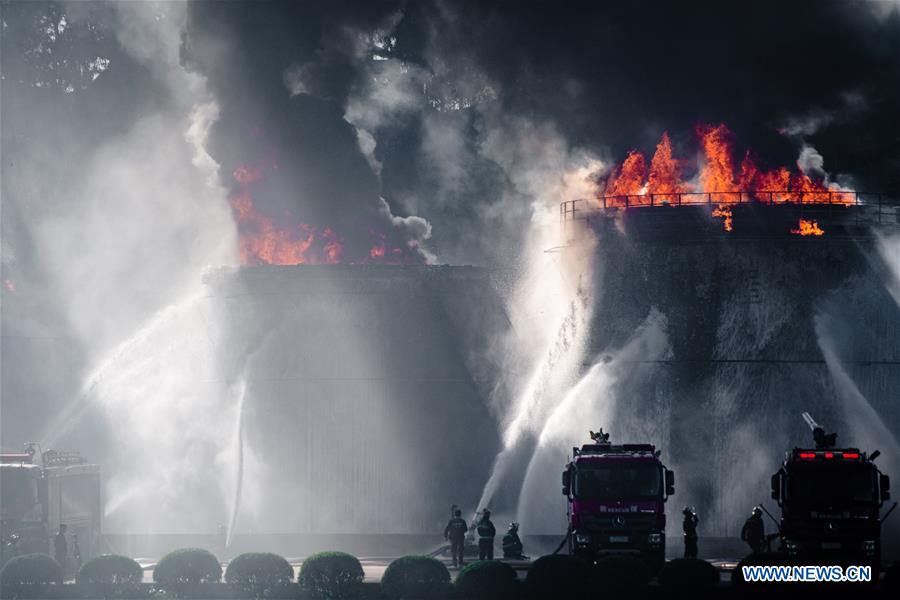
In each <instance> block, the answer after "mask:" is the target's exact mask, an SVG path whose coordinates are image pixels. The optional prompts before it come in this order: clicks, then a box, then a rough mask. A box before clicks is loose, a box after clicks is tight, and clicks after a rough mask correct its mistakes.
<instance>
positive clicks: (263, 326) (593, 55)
mask: <svg viewBox="0 0 900 600" xmlns="http://www.w3.org/2000/svg"><path fill="white" fill-rule="evenodd" d="M776 9H777V10H776ZM2 11H3V31H4V37H3V58H2V71H3V89H2V94H3V102H2V108H0V114H2V120H3V123H2V125H3V127H2V133H0V136H2V137H0V140H2V150H3V159H4V160H3V164H2V195H3V203H2V217H3V218H2V226H0V232H2V277H0V279H2V280H3V288H2V289H0V292H2V321H0V323H2V328H3V338H2V340H3V346H2V354H3V356H2V358H3V363H2V401H3V404H2V412H3V423H2V432H0V433H2V442H3V446H4V448H10V449H17V450H18V449H20V448H21V447H22V444H24V443H25V442H29V441H38V442H40V444H41V445H42V447H43V448H45V449H46V448H50V447H53V448H65V449H77V450H80V451H81V452H82V453H83V454H85V455H86V456H88V457H89V458H90V459H91V460H92V461H95V462H97V463H99V464H100V465H101V466H102V473H103V516H104V522H103V530H104V531H105V532H109V533H121V534H129V535H130V534H134V535H136V534H145V533H149V534H158V535H162V534H167V533H178V534H188V533H190V534H201V533H202V534H211V533H212V532H214V531H216V530H217V529H218V528H219V527H220V526H225V528H226V530H227V536H228V543H229V544H232V543H234V542H235V541H236V540H238V539H239V538H240V537H241V536H253V535H257V534H267V535H276V534H283V533H291V534H297V533H302V534H304V535H309V536H313V535H347V536H362V535H363V534H377V535H400V534H403V535H425V534H428V535H431V534H432V533H434V532H440V531H441V529H442V526H443V523H444V522H445V520H446V516H447V509H448V508H449V507H450V505H451V504H458V505H459V506H460V507H462V508H463V509H464V511H465V513H466V516H467V517H468V516H469V515H471V514H473V513H474V512H475V511H477V510H481V509H483V508H491V509H492V510H493V511H494V512H495V514H496V515H498V518H499V519H501V520H504V519H509V520H517V521H520V522H521V523H522V531H523V533H525V534H529V533H538V534H558V533H561V532H562V531H564V529H565V523H564V519H565V506H564V502H563V499H562V498H561V496H560V494H559V489H558V488H559V473H560V472H561V471H562V469H563V467H564V465H565V462H566V460H567V453H568V451H569V449H570V448H571V447H572V446H574V445H579V444H581V443H583V442H585V441H587V440H586V439H585V437H586V435H587V432H588V430H589V429H594V430H596V429H598V428H600V427H603V428H604V430H607V431H610V432H611V435H612V440H613V441H614V442H617V443H629V442H635V443H642V442H646V443H653V444H655V445H656V446H657V447H658V448H659V449H661V450H662V452H663V454H662V460H663V462H665V463H666V465H667V467H670V468H673V469H675V471H676V472H677V473H678V486H677V488H678V492H677V494H678V495H677V498H676V500H674V501H677V503H678V504H679V505H681V504H684V505H691V506H696V507H697V508H698V510H699V511H700V512H701V519H702V523H703V525H702V527H701V535H710V536H733V535H734V534H735V533H736V528H737V527H738V526H739V524H740V522H741V521H742V519H743V518H744V517H745V515H746V513H747V511H748V510H749V508H750V507H751V505H752V504H754V503H756V502H759V501H761V500H762V499H763V498H764V497H766V495H767V491H768V488H767V486H768V477H769V476H770V475H771V474H772V473H773V472H774V471H775V470H777V468H778V465H779V464H780V461H781V457H782V453H783V451H784V450H786V449H788V448H791V447H793V446H794V445H797V444H801V443H806V442H807V439H808V432H807V431H806V430H805V426H804V425H803V423H802V421H801V420H800V418H799V414H800V412H802V411H804V410H810V411H811V412H813V415H814V416H815V417H816V418H817V419H819V420H820V421H821V422H822V423H823V424H824V425H826V427H832V428H834V429H840V430H841V438H840V439H842V440H844V439H851V440H853V443H854V444H858V445H860V446H861V447H862V446H865V447H866V448H869V447H870V446H871V447H872V449H874V447H875V446H877V447H879V448H880V449H881V450H882V452H883V458H882V462H883V464H881V463H879V464H880V466H881V467H883V468H884V470H885V471H886V472H887V471H891V472H892V473H893V472H896V471H895V469H896V468H897V465H900V462H898V461H900V458H898V453H900V448H898V443H897V439H896V436H895V435H894V434H893V433H892V432H893V431H896V430H897V427H898V421H897V419H898V413H897V411H896V408H895V407H893V406H892V405H891V401H892V399H893V398H894V397H895V394H894V395H892V394H893V390H894V389H895V386H896V385H897V383H898V381H897V374H896V372H895V366H894V365H893V363H892V362H891V361H896V359H897V354H896V352H897V350H898V349H897V347H896V342H895V341H893V340H894V339H895V337H896V336H894V335H893V334H894V333H895V332H896V328H897V316H898V306H900V283H898V282H900V260H898V254H897V252H898V244H897V238H896V236H894V235H888V234H884V233H881V232H878V233H877V235H878V236H879V237H878V241H877V242H875V243H873V244H870V243H869V242H868V241H866V242H860V243H858V244H857V243H849V242H847V241H846V240H841V241H840V243H838V242H835V243H834V245H828V244H822V245H820V246H813V245H812V244H807V245H805V246H802V247H800V246H796V247H795V246H794V245H792V244H787V243H785V244H771V245H766V244H756V245H753V244H744V245H740V244H733V245H729V244H728V243H725V242H722V243H720V242H718V241H717V242H714V243H709V244H707V245H705V246H703V245H690V244H687V243H685V244H680V242H678V243H671V244H668V243H665V242H663V241H661V240H638V239H636V238H631V237H629V236H628V235H627V234H626V233H625V231H624V229H623V226H622V219H619V220H618V222H617V223H612V224H611V226H610V227H609V228H608V229H606V230H602V229H598V228H596V227H588V226H586V227H584V228H582V229H579V230H577V231H570V230H565V231H561V229H560V222H559V203H560V202H561V201H563V200H571V199H576V198H582V199H590V198H593V197H595V196H597V194H598V193H599V190H600V189H601V187H602V182H603V180H604V179H605V178H606V177H607V176H608V175H609V173H610V172H611V170H612V169H613V168H614V166H615V165H616V164H617V163H618V162H619V161H620V160H621V159H622V157H623V156H624V155H625V153H627V152H628V151H629V150H631V149H639V150H641V151H643V152H648V151H652V148H653V147H654V144H656V142H657V140H658V139H659V138H660V136H661V135H662V133H663V132H664V131H667V132H669V134H670V136H671V139H672V143H673V146H674V148H675V150H676V153H677V154H678V155H679V156H682V157H686V158H685V161H686V162H688V163H692V162H697V161H696V157H695V156H694V155H693V154H692V153H691V152H692V150H691V149H692V148H694V147H695V145H696V143H695V139H694V137H695V134H694V130H695V127H696V125H697V124H698V123H714V122H727V123H728V124H729V126H730V127H732V129H733V130H734V131H735V133H736V134H737V137H738V139H740V140H741V142H740V143H739V144H738V145H737V147H736V149H735V151H736V156H741V155H743V153H745V152H747V151H749V150H750V149H753V151H754V152H758V153H759V154H760V155H761V158H760V164H765V165H769V164H771V165H780V164H797V165H798V167H799V168H800V169H801V171H803V172H809V173H811V174H814V175H823V174H824V177H825V179H826V182H827V183H828V184H834V185H840V186H849V185H851V184H852V186H853V187H854V189H860V190H863V189H873V190H875V191H879V190H890V189H892V188H893V187H896V186H897V185H898V180H897V173H900V168H897V167H898V164H900V163H898V160H900V154H898V152H897V149H896V140H895V139H894V138H895V136H894V133H895V132H896V130H897V128H896V125H897V111H896V106H897V105H898V90H900V86H891V85H885V84H884V82H885V81H888V82H896V81H900V63H898V61H897V60H896V56H895V53H893V50H895V49H896V47H897V39H898V37H897V36H898V31H900V27H897V21H898V19H900V11H897V10H896V8H894V9H883V8H878V9H877V10H860V11H856V10H853V9H852V7H851V8H848V7H845V6H842V5H841V4H840V3H829V4H828V5H827V6H825V7H824V8H822V9H821V10H812V9H811V5H809V4H803V3H800V4H799V5H798V6H796V7H792V8H790V9H784V8H783V7H780V5H779V6H776V4H775V3H767V2H762V3H753V6H745V7H741V10H737V9H735V8H733V7H728V6H724V5H722V3H709V4H708V5H707V4H704V3H701V4H699V5H697V4H684V3H660V4H656V5H653V7H652V10H651V9H648V8H647V6H646V5H643V4H642V3H638V5H636V6H630V5H627V4H626V3H620V4H617V5H604V6H600V5H598V6H593V5H590V6H588V4H587V3H577V2H576V3H574V4H570V5H567V6H563V7H560V6H558V5H556V4H554V3H538V4H536V5H535V6H533V7H529V9H528V10H526V11H523V10H522V9H521V7H516V6H514V5H509V6H505V5H495V6H482V5H480V3H462V4H453V3H447V2H441V1H426V2H412V3H406V2H371V3H364V4H362V5H359V6H356V7H354V6H351V5H349V4H346V3H336V4H334V5H331V4H325V3H320V4H316V3H280V2H269V3H244V2H228V3H223V2H189V3H180V2H160V3H152V2H48V3H24V2H4V3H3V4H2ZM773 14H774V15H778V16H779V18H778V19H773V17H772V15H773ZM836 24H839V26H838V25H836ZM673 27H674V28H678V30H679V31H682V32H683V34H682V35H680V36H679V37H680V38H681V42H680V43H677V44H672V43H670V33H671V31H672V28H673ZM758 31H767V32H769V33H768V35H769V37H770V38H771V39H778V40H779V41H780V43H779V44H777V45H776V44H760V43H759V42H758V40H757V39H756V37H755V36H756V35H757V34H756V33H755V32H758ZM824 39H827V43H826V42H821V41H819V40H824ZM635 40H642V42H641V44H646V45H645V46H644V45H642V46H641V48H642V49H639V48H636V46H635ZM810 40H812V41H810ZM810 44H812V45H813V48H814V50H815V53H814V55H815V60H812V59H810V58H809V57H810V55H811V51H810ZM748 48H752V49H754V52H748V51H747V49H748ZM772 65H775V66H772ZM686 82H688V83H686ZM735 89H740V90H742V93H741V94H735V92H734V90H735ZM892 136H893V137H892ZM745 146H746V147H745ZM798 154H799V158H798ZM826 158H827V162H826ZM826 166H827V168H828V171H827V172H826V171H825V167H826ZM241 202H245V203H248V204H241ZM247 206H250V207H252V209H253V213H252V214H253V217H252V218H249V219H248V218H242V217H245V214H244V213H242V212H241V211H242V210H243V209H246V208H247ZM267 228H268V229H267ZM267 233H269V234H272V235H269V236H268V237H267V235H266V234H267ZM675 237H677V236H675ZM798 247H799V248H800V249H799V250H798V249H797V248H798ZM248 249H249V250H248ZM284 257H287V258H284ZM751 284H752V285H753V286H755V287H754V288H753V289H754V290H755V291H753V292H752V293H751V290H750V287H751ZM750 296H753V297H754V298H756V299H755V300H748V298H750ZM757 296H758V297H757ZM832 423H833V425H832ZM844 431H846V436H845V434H844V433H843V432H844ZM361 497H365V498H367V499H368V500H367V501H366V502H365V503H362V505H360V504H361V503H359V502H356V501H355V499H358V498H361ZM669 510H670V511H671V510H672V507H671V506H670V507H669ZM669 533H670V534H672V533H677V532H676V531H675V530H674V529H670V532H669ZM429 539H430V538H429ZM429 543H430V542H429Z"/></svg>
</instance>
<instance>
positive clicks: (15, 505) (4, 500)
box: [0, 466, 38, 519]
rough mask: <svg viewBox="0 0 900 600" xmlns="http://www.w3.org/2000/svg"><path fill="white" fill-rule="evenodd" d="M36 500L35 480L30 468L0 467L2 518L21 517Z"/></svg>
mask: <svg viewBox="0 0 900 600" xmlns="http://www.w3.org/2000/svg"><path fill="white" fill-rule="evenodd" d="M37 501H38V499H37V481H35V479H34V476H33V475H32V473H31V470H30V469H27V468H22V467H13V466H4V467H3V468H0V507H2V512H3V518H4V519H22V518H23V517H24V516H25V514H26V513H27V512H28V511H29V510H31V508H32V507H33V506H34V505H35V504H36V503H37Z"/></svg>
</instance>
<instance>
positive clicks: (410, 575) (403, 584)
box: [381, 556, 450, 600]
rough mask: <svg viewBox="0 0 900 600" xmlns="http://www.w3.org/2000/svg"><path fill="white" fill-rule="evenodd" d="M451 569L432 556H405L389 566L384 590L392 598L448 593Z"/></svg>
mask: <svg viewBox="0 0 900 600" xmlns="http://www.w3.org/2000/svg"><path fill="white" fill-rule="evenodd" d="M449 583H450V571H448V570H447V567H445V566H444V563H442V562H441V561H439V560H437V559H436V558H431V557H430V556H403V557H400V558H398V559H397V560H395V561H394V562H392V563H391V564H389V565H388V568H387V569H386V570H385V571H384V575H383V576H382V577H381V591H382V593H383V594H384V595H385V596H386V597H387V598H388V599H389V600H405V599H409V598H435V597H438V596H441V595H444V594H446V592H447V587H448V584H449Z"/></svg>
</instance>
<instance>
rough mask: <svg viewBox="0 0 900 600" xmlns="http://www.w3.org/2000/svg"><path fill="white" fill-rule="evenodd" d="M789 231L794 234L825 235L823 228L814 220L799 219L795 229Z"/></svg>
mask: <svg viewBox="0 0 900 600" xmlns="http://www.w3.org/2000/svg"><path fill="white" fill-rule="evenodd" d="M791 233H793V234H795V235H825V230H824V229H822V228H821V227H819V224H818V223H817V222H816V221H807V220H806V219H800V226H799V227H798V228H797V229H791Z"/></svg>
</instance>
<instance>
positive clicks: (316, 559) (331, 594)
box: [297, 552, 364, 598]
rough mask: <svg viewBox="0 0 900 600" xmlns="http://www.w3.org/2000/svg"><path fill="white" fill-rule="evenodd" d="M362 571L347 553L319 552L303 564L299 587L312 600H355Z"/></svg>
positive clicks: (298, 580)
mask: <svg viewBox="0 0 900 600" xmlns="http://www.w3.org/2000/svg"><path fill="white" fill-rule="evenodd" d="M363 577H364V574H363V568H362V565H361V564H359V560H357V558H356V557H355V556H352V555H350V554H347V553H346V552H319V553H318V554H313V555H312V556H310V557H309V558H307V559H306V560H304V561H303V565H302V566H301V567H300V573H299V575H297V583H299V584H300V589H301V590H302V591H303V592H304V593H305V594H307V595H309V596H310V597H312V598H352V597H354V596H355V595H357V594H358V593H359V590H360V586H361V585H362V582H363Z"/></svg>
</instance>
